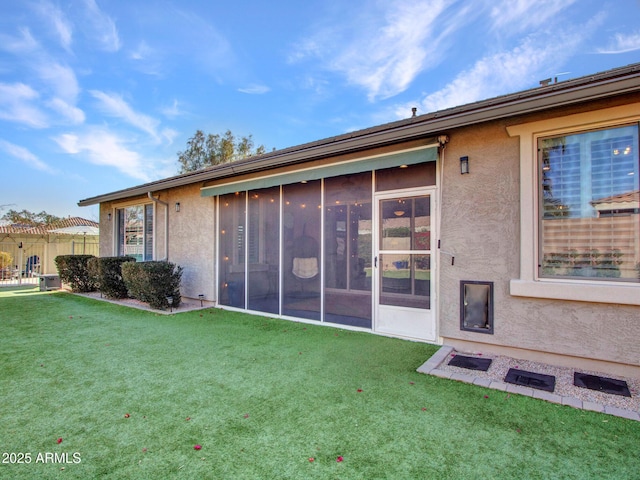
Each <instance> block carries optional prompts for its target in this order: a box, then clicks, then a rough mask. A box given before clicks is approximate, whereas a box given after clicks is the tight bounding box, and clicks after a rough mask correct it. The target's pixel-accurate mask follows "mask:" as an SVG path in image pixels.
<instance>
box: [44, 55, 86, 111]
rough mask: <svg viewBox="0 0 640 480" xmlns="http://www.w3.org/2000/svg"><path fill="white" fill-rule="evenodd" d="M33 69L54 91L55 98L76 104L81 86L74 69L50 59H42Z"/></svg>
mask: <svg viewBox="0 0 640 480" xmlns="http://www.w3.org/2000/svg"><path fill="white" fill-rule="evenodd" d="M33 68H34V69H35V70H36V72H37V73H38V75H39V77H40V78H41V79H42V80H44V81H45V82H46V84H47V85H48V86H49V87H50V88H51V89H52V91H53V95H54V96H56V97H60V98H62V99H64V100H65V101H67V102H70V103H75V101H76V99H77V97H78V94H79V93H80V86H79V85H78V80H77V78H76V74H75V72H74V71H73V69H71V68H70V67H67V66H64V65H61V64H59V63H57V62H55V61H52V60H48V59H42V60H41V61H39V62H37V64H34V65H33Z"/></svg>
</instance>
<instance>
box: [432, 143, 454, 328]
mask: <svg viewBox="0 0 640 480" xmlns="http://www.w3.org/2000/svg"><path fill="white" fill-rule="evenodd" d="M438 143H439V144H440V152H439V153H440V169H439V172H438V173H439V177H440V178H439V182H438V183H439V185H438V206H437V209H438V211H437V214H436V222H437V227H436V228H437V231H438V256H437V257H438V261H437V263H436V268H437V269H436V302H440V270H441V268H442V267H441V266H440V265H441V262H440V260H441V258H442V254H443V253H444V254H449V253H448V252H444V251H442V250H441V249H440V243H441V241H440V240H441V235H442V233H441V225H442V190H443V187H444V151H445V149H446V148H447V143H449V136H448V135H440V136H438ZM451 264H452V265H453V255H452V256H451ZM439 317H440V308H437V309H436V328H437V332H438V338H440V339H441V338H442V337H440V328H439V326H440V325H439V324H440V321H439ZM440 341H441V340H440Z"/></svg>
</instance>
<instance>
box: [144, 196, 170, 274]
mask: <svg viewBox="0 0 640 480" xmlns="http://www.w3.org/2000/svg"><path fill="white" fill-rule="evenodd" d="M147 196H148V197H149V199H150V200H152V201H153V203H155V204H156V205H158V204H161V205H164V258H162V259H160V260H161V261H165V262H168V261H169V204H168V203H167V202H163V201H162V200H160V199H159V198H155V197H154V196H153V195H151V192H147ZM154 225H155V222H154ZM153 242H154V243H156V238H155V235H154V238H153ZM154 247H155V245H154ZM154 250H155V248H154Z"/></svg>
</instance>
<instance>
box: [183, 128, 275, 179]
mask: <svg viewBox="0 0 640 480" xmlns="http://www.w3.org/2000/svg"><path fill="white" fill-rule="evenodd" d="M264 152H265V148H264V145H260V146H259V147H257V148H255V149H254V143H253V137H252V136H251V135H249V136H248V137H241V138H238V139H236V137H235V136H234V135H233V133H232V132H231V130H227V131H226V132H225V133H224V135H219V134H212V133H209V134H207V135H205V134H204V132H203V131H202V130H196V133H195V134H194V135H193V137H191V138H190V139H189V140H188V141H187V148H186V149H185V150H184V151H182V152H178V165H179V167H180V171H179V173H188V172H194V171H196V170H202V169H203V168H207V167H211V166H213V165H220V164H223V163H229V162H233V161H235V160H240V159H242V158H247V157H251V156H253V155H262V154H263V153H264Z"/></svg>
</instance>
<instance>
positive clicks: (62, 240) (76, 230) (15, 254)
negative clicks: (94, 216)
mask: <svg viewBox="0 0 640 480" xmlns="http://www.w3.org/2000/svg"><path fill="white" fill-rule="evenodd" d="M98 225H99V224H98V223H97V222H94V221H93V220H87V219H86V218H80V217H69V218H64V219H62V220H60V221H58V222H55V223H52V224H49V225H39V226H29V225H0V253H3V254H4V255H5V256H4V257H3V258H5V259H6V260H7V262H8V264H7V265H4V263H3V262H0V285H1V286H6V285H13V284H16V283H23V282H25V283H29V282H28V279H33V280H32V283H35V282H38V279H37V276H38V275H52V274H56V273H57V272H58V270H57V268H56V264H55V261H54V259H55V258H56V257H57V256H58V255H73V254H76V255H78V254H87V255H97V254H98V237H99V233H100V232H99V228H98Z"/></svg>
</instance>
